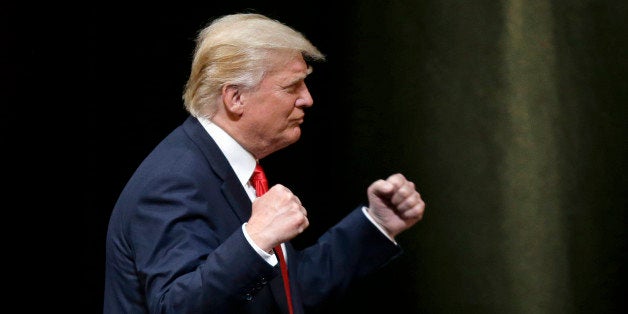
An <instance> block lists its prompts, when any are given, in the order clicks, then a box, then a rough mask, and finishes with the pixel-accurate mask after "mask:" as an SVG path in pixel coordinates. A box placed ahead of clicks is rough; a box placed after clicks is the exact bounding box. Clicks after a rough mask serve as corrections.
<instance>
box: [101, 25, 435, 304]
mask: <svg viewBox="0 0 628 314" xmlns="http://www.w3.org/2000/svg"><path fill="white" fill-rule="evenodd" d="M323 59H324V56H323V55H322V54H321V53H320V52H319V51H318V49H317V48H316V47H314V46H313V45H312V44H311V43H310V42H309V41H308V40H307V39H306V38H304V37H303V35H302V34H300V33H298V32H297V31H295V30H293V29H292V28H290V27H288V26H286V25H284V24H282V23H280V22H278V21H275V20H272V19H269V18H267V17H265V16H262V15H259V14H233V15H227V16H224V17H221V18H219V19H216V20H215V21H214V22H213V23H212V24H210V25H209V26H208V27H206V28H205V29H203V30H202V31H201V32H200V33H199V35H198V38H197V47H196V50H195V55H194V60H193V63H192V69H191V74H190V77H189V80H188V83H187V85H186V89H185V94H184V102H185V106H186V109H187V110H188V111H189V113H190V116H189V117H188V118H187V119H186V120H185V121H184V122H183V123H182V125H180V126H179V127H177V128H176V129H175V130H174V131H173V132H172V133H170V134H169V135H168V136H167V137H166V138H165V139H163V141H162V142H161V143H159V144H158V145H157V146H156V147H155V149H154V150H153V151H152V152H151V153H150V154H149V155H148V156H147V157H146V159H145V160H144V161H143V162H142V163H141V165H140V166H139V167H138V169H137V170H136V171H135V173H134V174H133V176H132V177H131V178H130V180H129V182H128V183H127V185H126V186H125V187H124V189H123V191H122V193H121V194H120V197H119V199H118V201H117V202H116V205H115V207H114V209H113V212H112V214H111V217H110V221H109V227H108V231H107V241H106V273H105V298H104V312H105V313H288V312H289V309H290V308H292V311H293V312H294V313H306V312H307V311H308V310H309V309H315V308H316V307H317V306H319V305H321V304H322V303H323V302H325V301H326V300H328V299H329V298H331V297H335V296H338V295H340V294H342V293H344V292H345V291H346V288H347V287H348V286H349V285H350V283H351V282H352V281H353V280H355V279H356V278H359V277H361V276H364V275H366V274H369V273H372V272H373V271H375V270H376V269H378V268H380V267H382V266H383V265H385V264H386V263H387V262H389V261H390V260H391V259H393V258H395V257H396V256H398V255H399V254H400V253H401V248H400V247H399V245H398V244H397V243H396V242H395V236H397V235H398V234H399V233H401V232H403V231H404V230H406V229H408V228H410V227H411V226H413V225H414V224H415V223H416V222H418V221H419V220H421V218H422V216H423V212H424V208H425V204H424V202H423V200H422V199H421V196H420V195H419V193H418V192H417V190H416V189H415V186H414V183H412V182H411V181H408V180H407V179H406V178H405V177H404V176H403V175H402V174H399V173H398V174H393V175H391V176H390V177H388V178H386V179H385V180H384V179H381V180H377V181H375V182H373V183H372V184H371V185H370V186H369V187H368V188H367V195H368V206H360V207H358V208H356V209H355V210H354V211H352V212H350V213H349V214H348V215H347V216H346V217H345V218H343V219H342V220H341V221H339V222H338V223H337V224H336V225H335V226H333V227H332V228H330V229H329V230H328V231H327V232H325V233H324V234H323V235H322V236H321V237H320V238H319V239H318V240H317V242H316V243H315V244H313V245H312V246H310V247H307V248H305V249H303V250H300V251H297V250H295V248H294V247H292V245H291V244H290V240H291V239H293V238H294V237H296V236H298V235H299V234H300V233H302V232H303V230H304V229H306V228H307V227H308V225H309V222H308V218H307V211H306V209H305V208H304V207H303V206H302V204H301V202H300V201H299V198H298V197H297V196H296V195H294V194H293V193H292V192H291V191H290V190H289V189H288V188H286V187H285V186H282V185H280V184H277V185H274V186H272V187H271V188H270V189H269V190H268V192H267V193H265V194H263V195H262V196H259V197H258V196H256V191H255V188H254V187H253V186H252V185H251V183H250V181H249V179H250V178H251V175H252V173H253V171H254V168H255V167H256V165H257V164H258V162H259V160H261V159H262V158H264V157H266V156H268V155H269V154H271V153H273V152H275V151H278V150H280V149H282V148H284V147H286V146H288V145H290V144H292V143H294V142H296V141H297V140H298V139H299V137H300V134H301V129H300V124H301V123H302V122H303V118H304V109H305V108H308V107H310V106H312V104H313V99H312V96H311V95H310V93H309V91H308V88H307V86H306V84H305V78H306V76H307V75H308V74H310V73H311V70H312V68H311V66H310V65H309V63H308V62H309V61H317V60H323ZM306 61H307V62H306ZM277 245H281V247H282V248H283V251H284V254H285V255H284V256H285V257H286V260H287V269H288V278H289V285H288V287H289V292H290V297H289V298H288V297H287V296H286V293H285V290H284V288H285V287H284V284H283V282H282V274H281V271H280V269H279V266H277V264H278V258H277V256H276V254H274V251H273V248H274V247H276V246H277ZM288 300H290V302H291V305H290V306H289V304H288Z"/></svg>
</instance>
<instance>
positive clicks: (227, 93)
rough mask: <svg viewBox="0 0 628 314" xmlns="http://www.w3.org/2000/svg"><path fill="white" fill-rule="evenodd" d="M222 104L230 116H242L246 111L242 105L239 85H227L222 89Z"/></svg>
mask: <svg viewBox="0 0 628 314" xmlns="http://www.w3.org/2000/svg"><path fill="white" fill-rule="evenodd" d="M222 103H223V105H224V107H225V110H226V111H227V112H228V113H229V115H236V116H241V115H242V112H243V111H244V104H243V103H242V91H241V90H240V87H238V86H237V85H225V86H223V87H222Z"/></svg>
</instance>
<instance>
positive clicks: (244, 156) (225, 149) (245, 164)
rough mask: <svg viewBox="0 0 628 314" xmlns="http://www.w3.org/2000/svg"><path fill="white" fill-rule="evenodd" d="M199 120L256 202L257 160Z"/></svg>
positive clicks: (269, 259) (269, 257)
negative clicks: (252, 182) (253, 179)
mask: <svg viewBox="0 0 628 314" xmlns="http://www.w3.org/2000/svg"><path fill="white" fill-rule="evenodd" d="M198 120H199V122H200V123H201V125H202V126H203V128H205V130H206V131H207V133H209V135H210V136H211V137H212V138H213V139H214V141H215V142H216V144H217V145H218V147H219V148H220V150H221V151H222V153H223V154H224V155H225V157H226V158H227V161H228V162H229V164H230V165H231V168H233V171H234V172H235V174H236V176H237V177H238V180H240V183H241V184H242V186H243V187H244V189H245V190H246V193H247V194H248V196H249V198H250V199H251V201H253V200H255V198H256V197H257V196H256V194H255V187H254V186H252V185H251V183H250V179H251V176H252V175H253V170H254V169H255V165H256V164H257V160H255V157H254V156H253V155H252V154H251V153H250V152H248V151H247V150H246V149H244V147H242V145H240V144H239V143H238V142H236V140H235V139H233V137H231V136H230V135H229V134H227V132H225V131H224V130H223V129H221V128H220V127H219V126H217V125H216V124H214V123H212V122H211V121H210V120H209V119H206V118H203V117H199V118H198ZM362 212H363V213H364V215H366V217H367V218H368V219H369V221H371V222H372V223H373V224H374V225H375V226H376V227H377V228H378V229H379V230H380V231H381V232H382V233H383V234H384V235H385V236H386V237H388V239H390V240H391V241H393V242H395V240H394V239H392V238H391V237H390V236H389V235H388V233H387V232H386V231H385V230H384V229H383V228H382V226H380V225H379V224H378V223H376V222H375V221H374V220H373V218H372V217H371V215H369V213H368V212H367V211H366V207H362ZM245 226H246V222H245V223H244V224H243V225H242V231H243V232H244V236H245V237H246V239H247V241H249V244H250V245H251V246H252V247H253V248H254V249H255V251H256V252H257V253H258V254H259V255H260V256H261V257H262V258H264V259H265V260H266V261H267V262H268V263H269V264H270V265H272V266H274V265H277V262H278V261H277V257H276V256H275V255H274V254H268V252H266V251H264V250H262V249H261V248H260V247H258V246H257V245H256V244H255V242H253V240H251V237H250V236H249V234H248V232H247V231H246V228H245ZM395 243H396V242H395ZM281 245H282V249H283V252H284V256H286V249H285V245H284V244H283V243H282V244H281ZM286 261H287V256H286Z"/></svg>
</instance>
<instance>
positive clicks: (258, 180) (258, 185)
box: [251, 163, 268, 196]
mask: <svg viewBox="0 0 628 314" xmlns="http://www.w3.org/2000/svg"><path fill="white" fill-rule="evenodd" d="M251 183H252V184H253V187H255V194H256V195H257V196H262V195H264V193H266V192H267V191H268V180H266V174H264V169H262V166H260V164H259V163H258V164H256V165H255V169H254V170H253V175H252V176H251Z"/></svg>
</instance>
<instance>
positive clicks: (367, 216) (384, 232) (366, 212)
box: [244, 206, 397, 244]
mask: <svg viewBox="0 0 628 314" xmlns="http://www.w3.org/2000/svg"><path fill="white" fill-rule="evenodd" d="M366 209H367V208H366V206H362V212H363V213H364V215H365V216H366V218H368V220H369V221H370V222H371V223H373V224H374V225H375V227H377V229H379V231H381V232H382V233H383V234H384V235H385V236H386V237H387V238H388V239H389V240H390V241H392V242H393V243H394V244H397V241H395V239H393V238H392V237H391V236H390V235H389V234H388V232H386V230H384V227H382V226H381V225H380V224H378V223H377V222H376V221H375V220H374V219H373V217H371V214H369V212H368V211H367V210H366ZM244 235H245V236H246V233H245V234H244ZM247 239H248V238H247ZM249 242H250V241H249Z"/></svg>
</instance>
